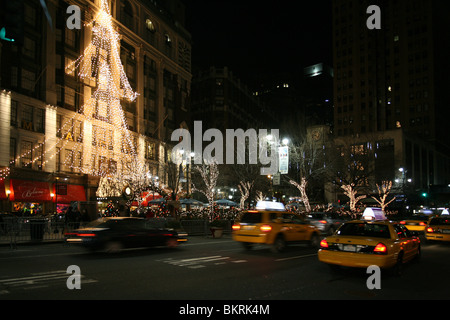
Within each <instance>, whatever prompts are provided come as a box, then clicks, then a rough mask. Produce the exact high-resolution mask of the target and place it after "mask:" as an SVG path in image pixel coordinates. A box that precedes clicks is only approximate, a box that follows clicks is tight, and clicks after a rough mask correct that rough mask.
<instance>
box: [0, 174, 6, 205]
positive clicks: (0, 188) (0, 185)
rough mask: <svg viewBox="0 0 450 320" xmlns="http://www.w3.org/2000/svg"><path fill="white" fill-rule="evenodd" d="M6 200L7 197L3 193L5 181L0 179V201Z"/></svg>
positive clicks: (4, 192)
mask: <svg viewBox="0 0 450 320" xmlns="http://www.w3.org/2000/svg"><path fill="white" fill-rule="evenodd" d="M6 199H8V195H7V194H6V191H5V179H4V178H1V179H0V200H6Z"/></svg>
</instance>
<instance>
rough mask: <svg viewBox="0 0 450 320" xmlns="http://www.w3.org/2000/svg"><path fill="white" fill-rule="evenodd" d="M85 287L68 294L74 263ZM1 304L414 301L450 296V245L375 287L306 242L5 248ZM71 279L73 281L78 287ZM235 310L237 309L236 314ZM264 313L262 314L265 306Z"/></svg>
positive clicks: (435, 247)
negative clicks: (276, 248) (108, 249)
mask: <svg viewBox="0 0 450 320" xmlns="http://www.w3.org/2000/svg"><path fill="white" fill-rule="evenodd" d="M73 265H74V266H77V267H79V270H80V275H81V277H80V280H81V281H80V288H79V289H77V288H75V289H69V288H68V286H67V281H68V279H69V277H70V276H72V273H71V272H69V273H68V272H67V269H68V267H69V266H73ZM0 266H1V273H0V300H34V299H38V300H66V299H68V300H147V301H148V300H151V301H155V300H159V301H168V300H171V301H173V300H177V302H178V303H184V301H197V302H199V303H200V302H201V301H204V300H207V301H211V300H214V301H221V303H222V302H225V301H229V300H233V301H246V303H248V302H250V301H259V302H261V301H265V302H264V303H269V304H270V301H276V300H283V301H286V300H287V301H289V300H304V301H309V300H336V299H338V300H378V299H382V300H405V299H407V300H409V299H420V300H427V299H438V300H440V299H449V297H450V289H449V288H450V276H449V270H450V245H445V244H431V245H430V244H426V243H423V244H422V258H421V260H420V261H418V262H413V263H410V264H408V265H407V266H406V267H405V270H404V273H403V275H402V276H400V277H396V276H392V275H387V274H382V277H381V282H380V283H381V289H369V288H368V287H367V279H368V277H369V276H370V274H367V273H366V270H355V269H343V270H341V271H339V272H337V273H333V272H331V270H330V269H329V268H328V266H327V265H324V264H322V263H320V262H319V261H318V259H317V251H316V250H314V249H312V248H309V247H308V246H305V245H297V246H291V247H289V248H288V249H287V250H286V252H283V253H279V254H276V253H272V252H271V251H270V250H269V249H268V248H267V247H263V246H260V247H256V248H254V249H253V250H251V251H245V250H244V249H243V248H241V246H240V244H239V243H236V242H234V241H233V240H232V239H231V238H230V237H224V238H221V239H211V238H204V237H190V239H189V242H188V243H186V244H184V245H182V246H181V247H179V248H177V249H167V248H152V249H145V250H132V251H125V252H121V253H118V254H101V253H100V254H99V253H96V254H93V253H88V252H87V251H85V250H84V249H83V248H80V247H77V246H73V245H72V246H65V245H62V244H45V245H44V244H43V245H21V246H19V248H18V249H17V250H11V249H10V248H9V247H0ZM71 279H72V282H70V283H76V281H74V280H73V278H71ZM236 310H237V309H236ZM263 311H264V309H263Z"/></svg>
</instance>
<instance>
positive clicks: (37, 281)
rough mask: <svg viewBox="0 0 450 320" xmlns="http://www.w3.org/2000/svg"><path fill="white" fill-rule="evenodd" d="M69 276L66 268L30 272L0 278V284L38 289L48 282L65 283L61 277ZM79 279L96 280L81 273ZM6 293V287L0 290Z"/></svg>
mask: <svg viewBox="0 0 450 320" xmlns="http://www.w3.org/2000/svg"><path fill="white" fill-rule="evenodd" d="M69 276H70V274H68V273H67V271H66V270H56V271H48V272H41V273H32V274H31V275H28V276H24V277H16V278H7V279H0V286H5V287H6V288H8V289H9V288H23V289H26V290H29V289H38V288H43V287H48V286H49V285H50V284H55V283H62V284H65V283H66V282H65V281H63V280H62V279H68V278H69ZM80 280H81V284H86V283H94V282H98V280H94V279H87V278H85V277H84V276H83V275H81V279H80ZM8 293H9V290H7V289H4V290H0V295H2V294H8Z"/></svg>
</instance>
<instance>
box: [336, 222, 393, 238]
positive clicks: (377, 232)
mask: <svg viewBox="0 0 450 320" xmlns="http://www.w3.org/2000/svg"><path fill="white" fill-rule="evenodd" d="M337 234H338V235H340V236H361V237H375V238H385V239H388V238H390V237H391V235H390V233H389V226H388V225H385V224H376V223H366V222H358V223H345V224H343V225H342V226H341V228H339V230H338V233H337Z"/></svg>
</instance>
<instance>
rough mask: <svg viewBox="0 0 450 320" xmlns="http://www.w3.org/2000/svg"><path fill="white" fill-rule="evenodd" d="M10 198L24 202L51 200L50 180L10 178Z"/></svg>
mask: <svg viewBox="0 0 450 320" xmlns="http://www.w3.org/2000/svg"><path fill="white" fill-rule="evenodd" d="M9 183H10V190H11V194H10V200H11V201H23V202H43V201H51V200H52V197H51V195H50V187H49V183H48V182H42V181H30V180H19V179H11V180H10V182H9Z"/></svg>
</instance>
